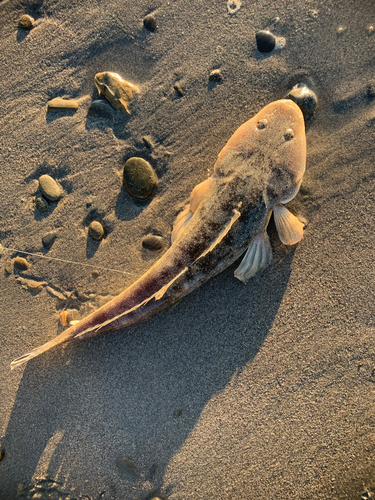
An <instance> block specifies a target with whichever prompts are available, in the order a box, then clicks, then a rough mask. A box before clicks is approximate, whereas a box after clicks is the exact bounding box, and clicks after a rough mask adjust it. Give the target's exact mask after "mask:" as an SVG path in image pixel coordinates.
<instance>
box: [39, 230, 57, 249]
mask: <svg viewBox="0 0 375 500" xmlns="http://www.w3.org/2000/svg"><path fill="white" fill-rule="evenodd" d="M56 238H57V232H56V231H50V232H49V233H47V234H45V235H44V236H43V238H42V243H43V246H44V248H50V247H51V246H52V244H53V242H54V241H55V239H56Z"/></svg>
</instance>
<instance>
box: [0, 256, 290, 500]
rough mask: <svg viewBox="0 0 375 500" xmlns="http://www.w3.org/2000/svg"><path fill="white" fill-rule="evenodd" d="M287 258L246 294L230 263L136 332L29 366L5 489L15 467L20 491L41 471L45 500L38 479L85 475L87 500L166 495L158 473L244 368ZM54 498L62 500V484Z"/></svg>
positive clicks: (13, 425) (275, 300)
mask: <svg viewBox="0 0 375 500" xmlns="http://www.w3.org/2000/svg"><path fill="white" fill-rule="evenodd" d="M293 253H294V252H293V251H290V252H289V253H288V254H287V255H286V256H285V258H284V260H283V262H281V263H279V264H274V265H272V266H271V267H270V268H269V269H268V270H266V271H265V272H264V273H263V274H262V275H260V276H257V277H255V278H254V279H253V280H252V281H251V282H250V283H249V284H248V285H247V286H245V285H243V284H242V283H240V282H239V281H237V280H235V279H234V278H233V272H234V269H235V266H231V268H229V269H227V270H226V271H224V273H222V274H221V275H219V276H216V277H215V278H213V279H212V280H210V281H209V282H208V283H206V284H205V285H203V286H202V287H201V288H200V289H198V290H197V291H196V292H194V293H193V294H191V295H190V296H188V297H185V298H184V299H183V300H182V301H181V302H180V303H178V304H177V306H175V307H172V308H171V309H168V310H165V311H163V312H161V313H159V314H157V315H156V316H154V317H152V318H151V319H149V320H147V321H145V322H142V323H140V324H139V325H135V326H132V327H129V328H127V329H126V331H125V330H123V331H121V330H119V331H117V332H113V333H110V334H107V335H104V336H102V337H97V338H94V339H92V340H86V341H82V342H78V341H77V342H75V343H72V344H70V345H68V346H67V347H66V348H65V349H61V348H56V349H55V350H52V351H50V352H47V353H46V354H43V355H42V356H41V357H40V358H36V359H33V360H32V361H31V362H29V363H28V364H27V366H26V369H25V372H24V375H23V378H22V380H21V383H20V385H19V390H18V393H17V398H16V401H15V404H14V407H13V410H12V413H11V417H10V420H9V425H8V428H7V432H6V435H5V437H4V440H3V446H4V449H6V450H7V460H6V461H5V460H4V462H3V464H2V465H3V467H2V469H3V471H4V474H5V476H4V478H6V477H8V478H13V479H9V481H12V480H13V481H14V478H16V477H19V476H20V473H19V471H22V478H23V481H24V482H25V485H26V486H25V488H26V489H25V495H27V494H29V493H28V492H31V488H32V486H33V482H34V484H35V477H36V476H38V474H39V475H40V471H41V470H42V471H43V477H44V481H45V483H44V490H43V491H44V492H45V493H44V494H45V495H46V496H45V497H44V496H42V498H50V496H48V495H49V494H50V493H51V491H52V490H49V487H48V484H47V483H48V478H55V477H57V476H58V477H60V478H64V479H65V480H68V483H69V484H74V483H77V482H78V483H81V482H82V486H83V487H84V484H83V483H84V480H85V479H88V480H90V479H93V478H95V480H96V482H95V480H93V483H94V484H95V483H97V484H98V491H97V494H95V495H92V497H91V496H90V498H107V496H106V495H113V496H114V497H115V498H123V497H122V496H121V493H122V494H123V492H124V491H132V492H133V493H134V492H138V496H137V498H142V499H148V498H151V497H152V496H155V495H156V494H159V495H160V491H161V489H162V492H163V493H164V494H165V493H168V487H167V488H166V485H163V475H164V472H165V469H166V467H167V465H168V463H169V462H170V460H171V458H172V457H173V456H174V454H175V453H176V452H177V451H178V450H179V449H180V448H181V446H182V445H183V443H184V441H185V439H186V438H187V437H188V435H189V434H190V433H191V431H192V430H193V428H194V426H195V424H196V423H197V421H198V419H199V418H200V415H201V412H202V410H203V408H204V407H205V405H206V404H207V403H208V401H209V400H210V399H211V398H212V396H213V395H214V394H215V393H217V392H220V391H222V390H223V389H224V388H225V387H226V386H227V384H228V383H229V382H230V381H231V380H232V379H233V377H235V376H236V373H239V372H241V370H242V369H243V368H244V367H245V365H246V364H248V363H251V361H252V360H253V358H254V357H255V356H256V354H257V353H258V351H259V349H260V347H261V346H262V344H263V342H264V340H265V338H266V337H267V334H268V332H269V330H270V328H271V326H272V323H273V321H274V318H275V315H276V314H277V311H278V308H279V305H280V302H281V300H282V298H283V295H284V292H285V288H286V286H287V283H288V279H289V275H290V265H291V261H292V258H293ZM87 450H90V456H89V457H88V456H87ZM119 456H125V457H128V458H130V459H132V460H133V461H134V464H135V467H136V468H137V470H138V472H139V477H138V478H134V477H131V475H127V474H124V473H121V472H119V470H117V468H116V464H115V462H116V458H117V457H119ZM30 457H31V458H30ZM46 471H47V473H46ZM46 481H47V483H46ZM50 484H52V485H53V488H54V490H53V491H55V492H56V491H57V490H58V489H59V485H58V484H56V483H53V481H52V482H50ZM3 488H4V492H3V494H6V495H8V496H7V498H14V497H15V495H16V489H17V484H15V483H8V482H7V480H6V479H5V481H4V480H3ZM18 488H19V486H18ZM128 488H129V490H128ZM56 489H57V490H56ZM34 491H35V490H34ZM41 491H42V490H41ZM81 493H82V494H85V491H82V492H81ZM87 493H88V492H86V494H87ZM60 494H61V495H62V498H65V496H64V492H63V487H62V486H61V490H60ZM70 494H71V492H70ZM89 494H90V495H91V494H92V492H89ZM65 495H68V492H67V491H66V490H65ZM75 495H76V496H77V498H81V496H79V495H78V492H77V491H76V492H75ZM67 498H68V497H67ZM69 498H71V497H69ZM75 498H76V497H75ZM84 498H86V497H84ZM108 498H110V497H109V496H108Z"/></svg>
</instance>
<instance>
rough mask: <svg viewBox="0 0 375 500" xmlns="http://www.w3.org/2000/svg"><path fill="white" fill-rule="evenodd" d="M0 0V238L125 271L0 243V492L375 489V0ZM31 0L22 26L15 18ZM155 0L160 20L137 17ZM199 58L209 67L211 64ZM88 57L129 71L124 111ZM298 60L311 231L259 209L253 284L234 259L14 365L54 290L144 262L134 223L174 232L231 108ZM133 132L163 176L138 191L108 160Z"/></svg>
mask: <svg viewBox="0 0 375 500" xmlns="http://www.w3.org/2000/svg"><path fill="white" fill-rule="evenodd" d="M0 11H1V14H2V16H1V28H2V39H1V42H0V44H1V48H2V50H1V51H0V59H1V65H0V67H1V68H2V75H3V85H2V88H1V90H0V95H1V112H0V117H1V130H2V134H1V139H0V140H1V154H2V161H1V180H0V185H1V197H0V242H1V243H2V244H3V245H4V246H5V247H12V248H17V249H20V250H24V251H28V252H42V253H44V255H46V256H51V257H54V258H61V259H65V260H74V261H76V262H81V263H89V264H92V265H93V266H97V267H98V269H99V267H106V268H111V269H117V270H118V269H120V270H124V271H125V272H129V273H131V274H124V275H121V274H119V273H115V272H109V271H108V272H106V271H102V270H101V271H100V273H99V276H98V277H93V275H92V272H91V269H90V268H87V267H84V266H79V265H76V264H65V263H59V262H56V261H48V260H46V259H39V258H37V257H30V256H29V257H27V260H28V261H29V263H30V264H31V267H30V268H29V269H28V270H27V271H24V272H15V273H14V272H12V273H11V274H9V273H7V272H6V270H5V268H6V266H7V263H8V262H9V261H10V260H11V259H12V258H14V257H15V256H16V255H17V253H16V252H9V251H5V253H4V254H3V256H2V257H1V258H0V280H1V294H0V297H1V302H0V307H1V311H0V340H1V346H2V348H1V356H0V401H1V412H0V445H1V449H2V450H4V457H3V459H2V460H1V461H0V499H1V500H3V499H4V500H12V499H13V498H18V497H20V498H33V495H34V494H40V496H39V497H35V498H43V499H50V498H63V499H65V500H67V499H68V498H69V499H73V498H77V499H83V498H91V499H95V500H96V499H111V498H113V499H125V500H128V499H129V500H130V499H151V498H153V497H155V496H156V497H159V498H168V499H171V500H189V499H194V500H197V499H201V500H206V499H213V498H215V499H223V500H224V499H229V498H230V499H238V500H240V499H241V500H242V499H244V498H250V499H254V500H257V499H263V498H270V499H275V500H276V499H284V500H289V499H294V500H295V499H298V500H302V499H303V500H310V499H311V500H312V499H314V500H315V499H322V500H327V499H333V498H334V499H339V500H341V499H348V500H352V499H353V500H355V499H358V500H359V499H360V498H361V493H362V492H363V491H365V490H366V489H367V490H371V491H375V466H374V461H373V456H374V445H375V440H374V435H375V434H374V382H375V371H374V370H375V345H374V344H375V341H374V333H375V329H374V313H375V307H374V282H375V279H374V278H375V276H374V275H375V272H374V264H373V263H374V261H375V251H374V245H375V238H374V208H375V207H374V205H375V203H374V197H375V196H374V188H375V173H374V172H375V171H374V154H373V151H374V130H375V128H374V127H375V98H374V95H375V90H374V89H375V76H374V54H375V33H373V34H369V31H368V27H369V25H371V24H373V25H374V26H375V7H374V5H373V2H371V1H369V0H368V1H364V2H361V3H360V4H357V5H355V4H354V2H349V1H344V2H340V5H338V2H333V1H328V2H324V3H323V2H317V1H311V2H299V1H296V0H293V1H289V2H285V1H281V2H277V3H275V4H273V3H271V4H270V2H266V1H262V0H260V1H257V2H248V1H247V2H245V1H243V2H242V5H241V8H240V9H239V10H238V12H237V13H236V14H234V15H230V14H229V13H228V11H227V6H226V2H225V1H222V2H219V1H216V2H211V3H210V5H209V7H207V3H206V2H199V1H198V0H196V1H193V2H185V1H182V0H176V1H170V2H161V1H154V2H151V3H148V2H145V1H143V0H141V1H140V2H134V3H130V2H120V1H118V0H117V1H116V0H109V1H108V2H106V3H105V4H103V3H102V2H96V1H95V0H91V1H90V2H88V1H87V2H86V1H81V2H71V1H68V0H61V1H59V2H53V1H50V0H45V1H44V2H35V3H32V2H29V1H24V2H16V1H14V2H12V1H3V2H1V3H0ZM24 13H28V14H31V15H33V17H34V18H35V21H36V25H35V27H34V28H33V29H32V30H31V31H25V30H21V29H18V27H17V21H18V19H19V17H20V16H21V15H22V14H24ZM149 13H153V14H154V16H155V19H156V21H157V29H156V31H155V32H154V33H152V32H149V31H147V30H146V29H145V28H144V27H143V18H144V16H145V15H146V14H149ZM277 18H278V19H277ZM340 26H341V27H343V28H346V29H344V30H342V32H341V33H340V34H339V33H338V32H337V30H338V28H339V27H340ZM260 29H270V30H271V31H272V32H274V33H275V35H277V36H282V37H285V38H286V46H285V48H284V49H282V50H281V51H274V52H271V53H270V54H260V53H259V52H258V51H257V50H256V44H255V33H256V32H257V31H258V30H260ZM213 69H220V70H221V73H222V75H223V81H222V82H221V83H215V82H209V74H210V72H211V71H212V70H213ZM100 71H114V72H118V73H119V74H120V75H122V76H123V77H124V78H125V79H128V80H130V81H132V82H134V83H135V84H137V85H138V86H139V87H140V88H141V95H140V98H139V100H138V101H137V102H134V107H133V108H132V115H131V117H126V116H125V115H123V114H121V113H120V112H118V111H116V113H114V119H113V120H111V119H106V118H95V117H92V116H90V115H88V108H89V106H90V102H91V101H92V99H95V98H97V91H96V89H95V86H94V75H95V74H96V73H97V72H100ZM300 82H303V83H305V84H307V85H308V86H309V87H310V88H312V89H313V90H314V91H315V92H316V94H317V96H318V107H317V110H316V113H315V116H314V117H313V118H312V119H311V120H310V121H309V122H308V123H307V170H306V174H305V177H304V180H303V184H302V187H301V190H300V193H299V194H298V195H297V197H296V198H295V200H293V202H292V203H290V204H289V205H288V207H289V208H291V210H292V211H294V213H296V214H298V215H299V216H301V217H304V218H305V219H306V220H307V223H308V224H307V228H306V231H305V237H304V239H303V240H302V241H301V242H300V243H299V244H298V245H297V246H296V247H293V248H289V247H285V246H283V245H282V244H281V243H280V242H279V241H278V239H277V235H276V231H275V228H274V227H273V226H272V225H271V227H270V231H269V233H270V236H271V242H272V247H273V262H272V264H271V266H270V267H269V268H268V269H267V270H265V271H264V272H263V273H261V274H260V275H257V276H256V277H255V278H254V279H253V280H251V282H250V283H249V284H248V285H243V284H242V283H240V282H239V281H238V280H236V279H235V278H234V276H233V272H234V270H235V269H236V266H232V267H231V268H229V269H227V270H226V271H225V272H224V273H222V274H221V275H219V276H217V277H215V278H213V279H212V280H211V281H210V282H208V283H206V284H205V285H203V286H202V287H201V288H200V289H198V290H197V291H195V292H194V293H193V294H191V295H190V296H188V297H186V298H185V299H183V300H182V301H181V302H180V303H178V304H177V305H176V306H175V307H173V308H171V309H169V310H166V311H164V312H162V313H160V314H158V315H156V316H155V317H152V318H150V319H149V320H147V321H145V322H143V323H140V324H138V325H135V326H132V327H129V328H128V329H126V330H123V331H121V330H120V331H117V332H113V333H110V334H108V335H104V336H101V337H97V338H94V339H92V340H87V341H82V342H77V343H72V344H70V345H68V346H67V347H65V348H56V349H55V350H53V351H51V352H48V353H46V354H43V355H42V356H40V357H39V358H36V359H35V360H32V361H30V362H29V363H28V364H27V365H26V366H25V367H24V368H21V369H17V370H14V371H12V372H11V371H10V369H9V364H10V362H11V361H12V360H13V359H14V358H16V357H18V356H20V355H21V354H23V353H25V352H27V351H29V350H31V349H32V348H34V347H36V346H38V345H40V344H42V343H44V342H46V341H47V340H49V339H51V338H53V337H54V335H56V334H57V333H58V332H59V331H60V329H61V327H59V312H60V310H61V307H62V304H61V301H60V302H59V299H58V298H57V297H56V296H55V295H56V294H57V295H58V293H62V294H63V293H66V292H76V293H75V295H73V298H72V299H71V301H70V302H69V301H67V305H69V306H71V305H72V306H73V307H79V306H80V311H81V313H84V312H88V311H89V310H90V304H93V305H94V306H95V305H96V304H97V303H98V302H100V300H102V299H103V300H105V297H106V296H107V295H115V294H116V293H118V292H119V291H120V290H122V289H123V288H124V287H126V286H128V285H129V284H131V283H132V282H133V281H134V280H135V279H136V278H138V277H139V276H140V275H141V274H142V273H143V272H144V271H145V270H146V269H148V268H149V267H150V266H151V264H152V263H153V262H154V261H155V260H156V259H157V258H158V257H159V254H156V255H154V254H152V253H150V252H147V251H145V250H142V246H141V241H142V238H143V237H144V236H145V235H146V234H149V233H152V232H154V233H156V234H159V235H161V236H163V237H165V239H166V241H169V237H170V232H171V228H172V224H173V220H174V218H175V216H176V214H177V212H178V210H179V209H180V208H182V207H183V206H184V204H185V202H186V200H187V198H188V196H189V194H190V192H191V190H192V188H193V187H194V186H195V185H196V184H197V183H199V182H201V181H202V180H204V178H205V177H206V175H207V169H212V167H213V165H214V162H215V159H216V157H217V154H218V153H219V151H220V150H221V148H222V147H223V146H224V145H225V143H226V141H227V140H228V139H229V137H230V136H231V135H232V133H233V132H234V131H235V130H236V128H237V127H238V126H239V125H241V124H242V123H243V122H245V121H246V120H248V119H249V118H251V116H253V115H254V114H255V113H256V112H257V111H259V110H260V109H261V108H262V107H263V106H264V105H266V104H268V103H269V102H272V101H274V100H277V99H280V98H283V97H285V95H286V94H287V93H288V92H289V91H290V90H291V88H292V87H293V85H295V84H296V83H300ZM176 83H179V84H180V86H181V88H182V90H183V92H184V95H183V96H179V94H178V93H177V92H176V90H175V89H174V87H173V86H174V84H176ZM369 89H370V90H369ZM371 89H372V90H371ZM54 97H69V98H74V99H78V101H79V104H80V105H79V109H78V111H77V112H76V113H74V112H64V113H47V111H46V107H47V101H48V100H50V99H52V98H54ZM144 137H147V138H149V140H151V142H152V144H153V147H152V148H150V147H148V146H147V145H146V144H145V141H144V140H143V138H144ZM146 142H147V141H146ZM132 155H136V156H141V157H143V158H145V159H147V160H149V161H150V162H151V164H152V165H153V167H154V168H155V171H156V173H157V175H158V178H159V183H158V187H157V191H156V193H155V196H154V197H153V198H152V199H151V201H149V202H147V203H143V204H141V203H137V202H134V201H133V200H132V199H131V198H130V197H129V195H128V194H127V193H126V191H125V190H124V188H123V187H122V184H121V176H122V169H123V165H124V162H125V161H126V159H128V158H129V157H130V156H132ZM45 173H48V174H50V175H52V176H53V177H54V178H55V179H56V180H57V181H58V182H59V183H60V184H61V186H62V188H63V190H64V195H63V197H62V199H61V200H60V201H59V202H58V203H55V204H51V205H50V209H49V211H48V212H45V213H41V212H38V211H37V210H36V209H35V205H34V203H33V196H35V194H36V193H37V179H38V178H39V176H40V175H42V174H45ZM93 219H98V220H100V221H102V222H103V224H104V226H105V227H106V230H107V231H108V235H107V237H106V238H105V240H103V241H102V242H100V243H99V242H94V241H93V240H92V239H90V238H88V237H87V232H88V225H89V224H90V222H91V221H92V220H93ZM51 230H57V231H58V238H57V239H56V241H55V242H54V243H53V245H52V247H51V249H50V250H49V251H48V252H46V250H43V246H42V236H43V235H44V234H46V233H47V232H48V231H51ZM20 278H23V279H30V280H39V281H44V282H46V283H47V285H48V286H49V287H50V292H49V291H48V289H47V285H45V286H43V290H42V291H40V292H39V293H36V292H33V291H31V290H30V289H28V288H27V287H24V286H22V284H23V283H24V282H22V280H20ZM51 290H52V292H51ZM53 293H55V295H53ZM90 294H91V295H90ZM74 297H76V298H74ZM77 297H78V298H77ZM118 457H127V458H129V459H131V460H132V461H133V462H134V464H135V467H136V469H137V477H134V475H133V476H132V475H131V474H129V473H126V472H121V471H120V470H119V469H118V468H117V467H116V459H117V458H118Z"/></svg>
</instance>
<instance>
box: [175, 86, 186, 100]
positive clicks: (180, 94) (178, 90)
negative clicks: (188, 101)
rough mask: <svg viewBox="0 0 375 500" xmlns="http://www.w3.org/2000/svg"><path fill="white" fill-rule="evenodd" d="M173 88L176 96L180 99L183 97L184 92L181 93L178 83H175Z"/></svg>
mask: <svg viewBox="0 0 375 500" xmlns="http://www.w3.org/2000/svg"><path fill="white" fill-rule="evenodd" d="M173 88H174V89H175V91H176V92H177V94H178V95H179V96H180V97H183V96H184V95H185V92H184V91H183V89H182V87H181V85H180V84H179V83H175V84H174V85H173Z"/></svg>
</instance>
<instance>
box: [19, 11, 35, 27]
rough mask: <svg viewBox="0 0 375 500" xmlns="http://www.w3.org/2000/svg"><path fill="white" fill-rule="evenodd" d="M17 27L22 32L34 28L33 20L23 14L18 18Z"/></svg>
mask: <svg viewBox="0 0 375 500" xmlns="http://www.w3.org/2000/svg"><path fill="white" fill-rule="evenodd" d="M18 26H19V27H20V28H22V29H24V30H31V28H32V27H33V26H34V19H33V18H32V17H31V16H29V15H28V14H24V15H23V16H21V17H20V18H19V21H18Z"/></svg>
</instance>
